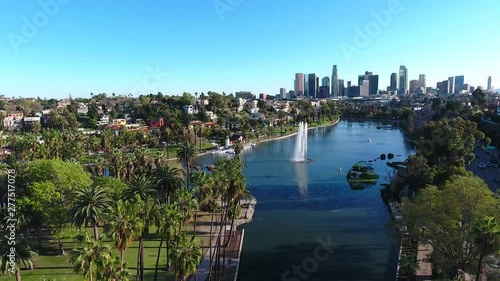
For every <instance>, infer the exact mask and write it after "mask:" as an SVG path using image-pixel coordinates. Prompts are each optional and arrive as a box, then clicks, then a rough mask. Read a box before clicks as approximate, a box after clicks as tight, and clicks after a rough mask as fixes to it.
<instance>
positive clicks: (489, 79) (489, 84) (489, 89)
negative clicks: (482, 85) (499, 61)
mask: <svg viewBox="0 0 500 281" xmlns="http://www.w3.org/2000/svg"><path fill="white" fill-rule="evenodd" d="M486 90H488V91H491V90H493V89H492V87H491V76H488V87H487V88H486Z"/></svg>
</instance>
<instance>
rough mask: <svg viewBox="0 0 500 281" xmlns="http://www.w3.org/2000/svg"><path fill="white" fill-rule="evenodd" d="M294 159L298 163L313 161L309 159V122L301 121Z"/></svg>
mask: <svg viewBox="0 0 500 281" xmlns="http://www.w3.org/2000/svg"><path fill="white" fill-rule="evenodd" d="M292 161H293V162H296V163H310V162H312V160H311V159H307V123H305V122H300V123H299V132H298V134H297V142H296V143H295V150H294V154H293V159H292Z"/></svg>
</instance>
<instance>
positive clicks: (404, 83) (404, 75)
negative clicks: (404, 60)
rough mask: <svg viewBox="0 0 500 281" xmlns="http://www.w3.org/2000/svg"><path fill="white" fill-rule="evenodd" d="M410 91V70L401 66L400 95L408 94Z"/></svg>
mask: <svg viewBox="0 0 500 281" xmlns="http://www.w3.org/2000/svg"><path fill="white" fill-rule="evenodd" d="M407 91H408V69H407V68H406V66H404V65H401V66H399V90H398V93H399V94H400V95H404V94H406V92H407Z"/></svg>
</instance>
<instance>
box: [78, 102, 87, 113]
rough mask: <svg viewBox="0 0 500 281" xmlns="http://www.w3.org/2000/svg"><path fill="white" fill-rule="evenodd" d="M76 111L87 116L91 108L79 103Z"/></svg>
mask: <svg viewBox="0 0 500 281" xmlns="http://www.w3.org/2000/svg"><path fill="white" fill-rule="evenodd" d="M76 111H77V112H78V113H79V114H85V115H86V114H87V113H88V112H89V108H88V107H87V106H86V105H85V104H83V103H79V104H78V107H77V109H76Z"/></svg>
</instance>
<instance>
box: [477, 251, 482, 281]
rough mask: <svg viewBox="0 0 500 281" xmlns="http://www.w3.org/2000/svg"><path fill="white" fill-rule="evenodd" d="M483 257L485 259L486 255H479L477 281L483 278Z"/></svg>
mask: <svg viewBox="0 0 500 281" xmlns="http://www.w3.org/2000/svg"><path fill="white" fill-rule="evenodd" d="M483 259H484V255H483V254H481V255H480V256H479V265H478V266H477V274H476V281H479V280H480V279H481V269H482V267H483Z"/></svg>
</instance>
